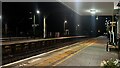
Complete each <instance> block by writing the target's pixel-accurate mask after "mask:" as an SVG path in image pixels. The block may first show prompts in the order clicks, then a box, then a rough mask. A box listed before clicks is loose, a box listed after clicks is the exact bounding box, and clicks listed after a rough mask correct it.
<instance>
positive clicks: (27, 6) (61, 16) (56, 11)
mask: <svg viewBox="0 0 120 68" xmlns="http://www.w3.org/2000/svg"><path fill="white" fill-rule="evenodd" d="M37 9H38V10H39V11H40V14H39V15H37V14H36V13H35V11H36V10H37ZM29 12H32V14H30V13H29ZM2 14H3V15H2V16H3V28H4V24H5V23H7V24H8V33H10V34H13V35H15V33H17V34H19V33H20V32H23V33H24V34H26V33H27V32H29V33H31V34H32V33H33V32H32V31H33V28H32V24H33V20H30V19H29V18H30V17H33V14H36V24H39V26H38V27H37V28H36V29H37V30H36V31H38V32H37V33H38V34H42V33H43V17H44V16H46V17H47V18H46V24H47V32H61V33H63V32H64V31H63V30H64V27H63V26H64V21H65V19H66V20H67V21H68V23H69V24H67V28H69V30H70V33H71V35H75V33H76V31H75V30H76V25H77V24H79V25H80V28H79V33H80V34H89V33H90V32H91V30H92V29H95V28H92V27H93V26H95V27H97V26H96V24H94V25H92V23H91V22H93V21H92V20H93V19H92V16H80V15H78V14H76V13H75V12H73V11H72V10H71V9H69V8H67V7H66V6H64V5H63V4H61V3H57V2H53V3H52V2H35V3H33V2H24V3H23V2H17V3H16V2H13V3H12V2H3V3H2ZM94 19H95V17H94ZM104 19H105V17H102V16H101V20H99V21H100V22H101V23H103V24H101V27H100V28H101V29H102V27H103V26H104ZM3 30H4V29H3ZM96 30H97V29H96Z"/></svg>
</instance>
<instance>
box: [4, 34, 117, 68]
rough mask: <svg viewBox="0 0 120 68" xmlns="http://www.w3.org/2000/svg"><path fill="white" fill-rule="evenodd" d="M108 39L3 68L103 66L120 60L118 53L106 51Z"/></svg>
mask: <svg viewBox="0 0 120 68" xmlns="http://www.w3.org/2000/svg"><path fill="white" fill-rule="evenodd" d="M107 41H108V40H107V38H106V37H104V36H100V37H97V38H91V39H87V40H84V41H81V42H77V43H74V44H71V45H69V46H65V47H62V48H58V49H55V50H52V51H49V52H46V53H43V54H39V55H36V56H33V57H29V58H27V59H22V60H20V61H17V62H14V63H10V64H6V65H3V68H19V67H20V68H24V67H25V68H26V67H31V68H33V67H36V68H37V67H38V68H40V67H42V66H50V67H51V66H52V67H53V66H54V67H61V66H62V67H72V66H77V67H79V66H101V62H102V61H104V60H110V59H111V58H112V59H118V53H117V52H116V51H110V52H107V51H106V50H105V47H106V43H107Z"/></svg>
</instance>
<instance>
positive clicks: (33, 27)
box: [33, 15, 35, 36]
mask: <svg viewBox="0 0 120 68" xmlns="http://www.w3.org/2000/svg"><path fill="white" fill-rule="evenodd" d="M33 33H34V36H35V15H34V17H33Z"/></svg>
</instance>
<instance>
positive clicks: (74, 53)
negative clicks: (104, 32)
mask: <svg viewBox="0 0 120 68" xmlns="http://www.w3.org/2000/svg"><path fill="white" fill-rule="evenodd" d="M94 43H95V42H93V43H91V44H89V45H88V46H86V47H84V48H82V49H81V50H79V51H77V52H76V53H73V54H71V55H70V56H68V57H66V58H65V59H63V60H61V61H60V62H58V63H56V64H54V65H52V66H57V65H58V64H61V63H62V62H64V61H66V60H67V59H69V58H71V57H72V56H74V55H76V54H77V53H79V52H80V51H82V50H84V49H85V48H87V47H89V46H90V45H92V44H94Z"/></svg>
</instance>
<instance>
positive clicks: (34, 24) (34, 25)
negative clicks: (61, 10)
mask: <svg viewBox="0 0 120 68" xmlns="http://www.w3.org/2000/svg"><path fill="white" fill-rule="evenodd" d="M36 13H37V14H40V11H39V10H37V11H36ZM37 26H39V24H36V23H35V14H34V15H33V24H32V27H33V33H34V36H35V28H36V27H37Z"/></svg>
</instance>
